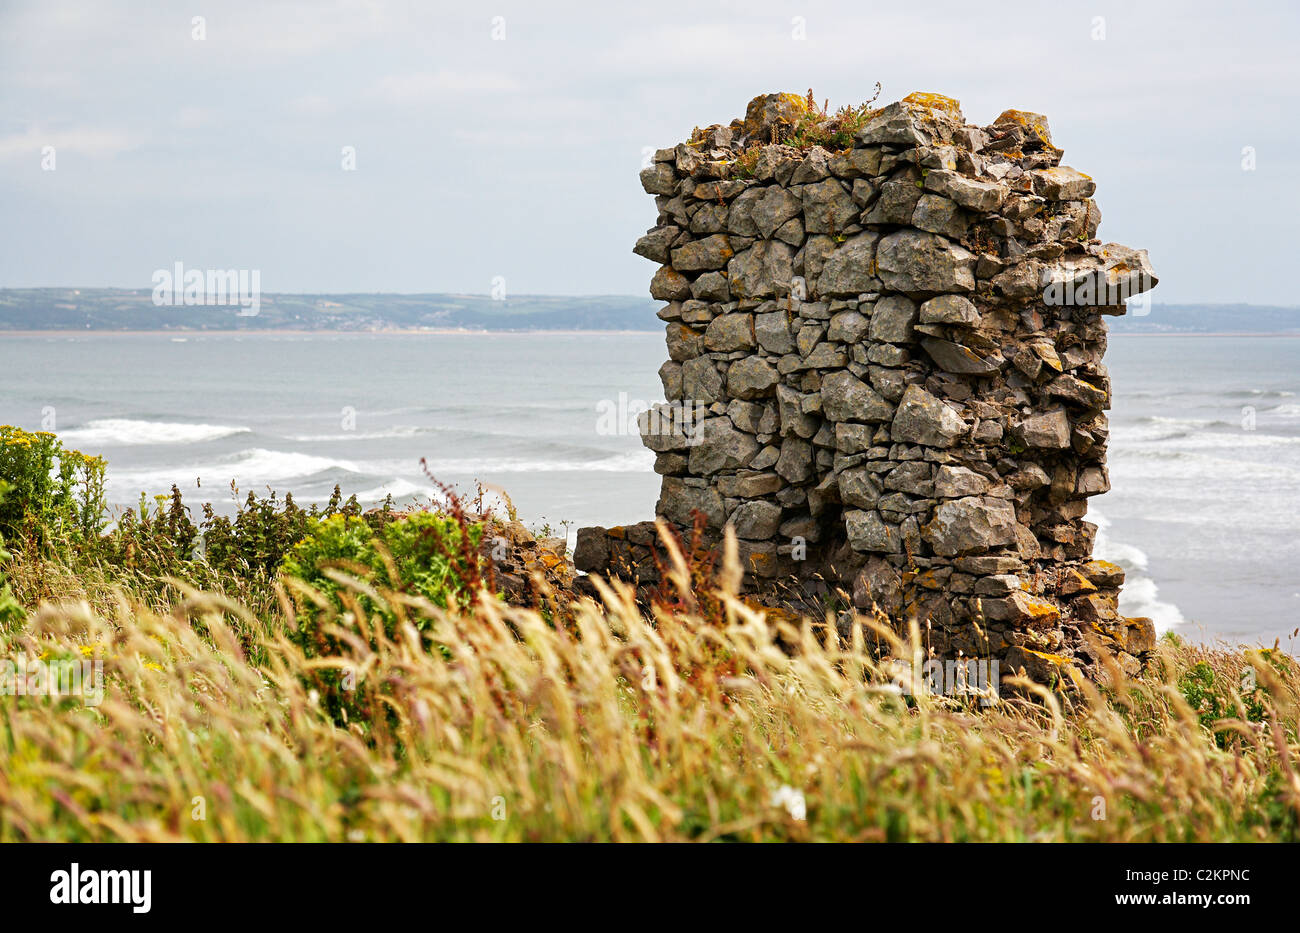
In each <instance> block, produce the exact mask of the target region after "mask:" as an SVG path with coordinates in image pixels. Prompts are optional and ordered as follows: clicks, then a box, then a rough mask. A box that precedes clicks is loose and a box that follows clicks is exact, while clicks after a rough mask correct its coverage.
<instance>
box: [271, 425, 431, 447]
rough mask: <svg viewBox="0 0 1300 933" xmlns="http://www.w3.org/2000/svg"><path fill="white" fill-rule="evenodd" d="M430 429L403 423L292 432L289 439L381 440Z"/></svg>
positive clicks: (306, 440) (412, 435)
mask: <svg viewBox="0 0 1300 933" xmlns="http://www.w3.org/2000/svg"><path fill="white" fill-rule="evenodd" d="M428 430H429V429H428V428H418V427H414V426H412V425H401V426H398V427H394V428H385V429H384V430H382V431H368V432H359V431H348V432H345V433H342V434H290V435H288V437H287V439H288V440H291V441H299V442H302V443H315V442H320V441H380V440H386V439H388V438H394V437H415V436H416V435H418V434H423V433H425V432H427V431H428Z"/></svg>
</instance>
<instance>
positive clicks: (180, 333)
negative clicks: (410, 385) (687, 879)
mask: <svg viewBox="0 0 1300 933" xmlns="http://www.w3.org/2000/svg"><path fill="white" fill-rule="evenodd" d="M637 335H653V336H662V335H661V333H660V331H658V330H632V329H628V330H558V329H556V330H551V329H535V330H525V329H518V330H505V329H502V330H470V329H466V328H459V329H457V328H439V329H421V328H387V329H377V330H337V329H335V330H329V329H315V330H307V329H288V328H262V329H260V330H207V329H202V328H197V327H194V328H171V329H169V330H93V329H91V330H73V329H72V328H65V329H63V330H0V339H3V338H5V337H69V338H72V337H196V336H197V337H317V336H319V337H630V336H637ZM1111 336H1112V337H1273V338H1276V337H1291V338H1300V331H1276V332H1270V331H1165V330H1161V331H1130V332H1125V331H1112V332H1111Z"/></svg>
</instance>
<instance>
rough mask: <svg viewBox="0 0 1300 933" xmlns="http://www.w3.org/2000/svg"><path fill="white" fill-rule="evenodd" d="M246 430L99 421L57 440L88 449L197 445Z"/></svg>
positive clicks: (124, 420) (177, 424)
mask: <svg viewBox="0 0 1300 933" xmlns="http://www.w3.org/2000/svg"><path fill="white" fill-rule="evenodd" d="M248 431H249V429H248V428H244V427H236V426H234V425H228V424H182V423H179V422H171V421H137V420H135V419H132V418H100V419H97V420H95V421H88V422H86V424H84V425H83V426H82V427H79V428H73V429H72V430H70V431H63V432H62V433H60V434H59V438H60V439H61V440H63V441H66V442H67V443H70V444H80V445H82V446H88V445H90V444H107V445H111V446H122V447H125V446H134V445H139V444H200V443H202V442H204V441H214V440H217V439H218V438H222V437H230V436H232V435H235V434H246V433H248Z"/></svg>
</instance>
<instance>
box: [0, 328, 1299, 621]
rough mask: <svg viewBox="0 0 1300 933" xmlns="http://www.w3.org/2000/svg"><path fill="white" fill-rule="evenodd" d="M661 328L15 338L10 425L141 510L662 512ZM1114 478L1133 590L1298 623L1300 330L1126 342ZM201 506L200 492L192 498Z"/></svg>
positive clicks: (1119, 343)
mask: <svg viewBox="0 0 1300 933" xmlns="http://www.w3.org/2000/svg"><path fill="white" fill-rule="evenodd" d="M663 358H664V351H663V337H662V335H661V334H657V333H653V334H606V335H572V334H494V335H480V334H448V335H441V334H437V335H435V334H427V335H418V336H408V335H346V336H344V335H310V336H304V335H290V334H279V335H253V336H231V335H198V334H191V335H186V336H168V335H110V334H79V335H66V336H65V335H58V336H17V337H15V336H4V337H0V423H10V424H17V425H20V426H22V427H24V428H28V429H31V430H36V429H40V428H42V427H45V428H47V429H50V428H52V429H55V430H57V431H58V432H59V433H60V434H61V436H62V437H63V438H64V440H65V441H66V442H67V443H69V444H71V445H73V446H75V447H78V448H80V449H82V450H85V451H87V452H91V453H98V454H103V455H104V456H106V457H107V458H108V461H109V496H110V499H111V501H112V502H113V504H114V506H115V507H117V508H125V507H129V506H131V505H133V504H134V503H136V502H138V501H139V497H140V493H141V492H142V491H143V492H146V493H148V494H150V495H152V494H155V493H165V492H167V491H169V490H170V488H171V486H172V484H173V483H174V484H176V485H177V486H179V487H180V489H181V491H182V492H183V493H184V494H185V497H186V500H187V501H188V502H190V503H191V504H192V505H195V506H197V505H198V504H199V503H201V502H203V501H212V502H213V503H214V505H216V506H218V507H219V508H225V509H229V508H230V507H231V504H232V493H231V489H230V484H231V482H232V481H233V482H234V483H236V484H237V486H238V488H239V491H240V495H241V496H242V495H243V494H245V493H247V492H248V491H249V490H255V491H258V492H259V493H261V492H264V491H265V490H266V489H267V488H274V489H276V490H278V491H280V492H285V491H291V492H293V493H294V495H295V497H296V498H298V499H299V501H304V502H305V501H322V500H324V499H325V498H327V497H328V496H329V494H330V491H331V490H332V489H333V487H334V485H335V484H336V483H337V484H339V485H340V486H341V487H342V488H343V492H344V494H345V495H347V494H352V493H355V494H356V495H357V496H358V498H359V499H361V500H362V501H363V502H366V503H378V502H380V501H382V500H383V499H384V497H385V496H387V495H388V494H390V493H391V494H392V495H393V496H394V497H395V498H397V499H398V500H406V501H409V500H411V499H412V498H414V497H424V496H435V495H436V490H435V488H434V487H433V485H432V484H431V483H430V482H429V481H428V479H427V478H426V477H425V476H424V474H423V473H422V471H421V469H420V465H419V461H420V458H421V457H424V458H427V461H428V464H429V468H430V470H431V471H432V473H433V475H434V476H435V477H437V479H439V480H440V481H442V482H445V483H450V484H453V485H455V486H457V487H458V488H460V489H461V490H462V491H468V492H472V491H473V490H474V489H475V488H476V486H477V484H478V483H483V484H485V486H486V488H487V489H488V494H489V495H490V496H493V497H498V496H499V495H500V492H499V491H500V490H504V491H505V493H506V494H508V495H509V497H510V499H511V500H512V501H513V503H514V505H515V506H516V508H517V509H518V510H519V513H520V516H521V517H522V518H524V519H525V520H526V521H529V522H531V523H537V524H541V523H549V524H550V525H551V526H552V527H553V528H555V529H556V530H557V532H559V533H564V532H565V531H566V530H567V532H568V533H569V534H570V535H572V533H573V531H574V530H576V528H577V527H579V526H581V525H588V524H602V525H612V524H618V523H622V522H631V521H638V520H641V519H644V518H648V517H649V516H650V515H651V514H652V513H653V509H654V503H655V499H656V498H657V495H658V488H659V477H658V476H657V475H656V474H655V473H654V472H653V469H652V467H653V463H654V457H653V455H652V454H651V453H650V452H649V451H647V450H646V449H645V448H644V447H642V446H641V443H640V440H639V438H638V436H637V433H636V428H635V424H634V421H633V419H634V416H635V412H636V410H637V407H638V405H645V404H649V403H652V402H654V401H656V400H658V399H659V397H660V395H661V389H660V385H659V380H658V377H657V370H658V368H659V365H660V363H661V362H662V361H663ZM1107 363H1108V365H1109V367H1110V370H1111V376H1112V383H1113V386H1114V409H1113V411H1112V412H1111V432H1112V436H1111V444H1110V472H1111V484H1112V490H1111V492H1109V493H1107V494H1106V495H1105V496H1102V497H1099V498H1097V499H1094V500H1092V508H1091V510H1090V516H1089V517H1090V518H1091V519H1092V520H1094V521H1096V522H1097V523H1098V524H1099V526H1100V527H1101V533H1100V535H1099V542H1098V548H1097V552H1098V555H1099V556H1102V557H1107V558H1109V559H1111V560H1115V561H1117V562H1118V563H1120V564H1121V565H1123V566H1124V567H1125V569H1126V570H1127V571H1128V573H1129V580H1128V583H1127V584H1126V587H1125V590H1124V597H1123V604H1122V608H1123V609H1124V611H1126V612H1127V613H1128V614H1130V615H1138V614H1140V615H1150V616H1152V617H1153V618H1155V620H1156V622H1157V625H1158V626H1159V627H1160V628H1161V629H1162V630H1169V629H1174V630H1176V631H1178V632H1180V633H1181V634H1183V635H1184V636H1186V637H1189V638H1192V639H1204V640H1212V639H1219V638H1221V639H1225V640H1231V641H1244V642H1249V643H1257V642H1263V643H1268V644H1271V643H1272V642H1273V640H1274V639H1275V638H1279V639H1281V640H1282V643H1283V645H1284V646H1288V645H1289V644H1290V636H1291V633H1292V632H1293V631H1294V630H1295V629H1296V628H1297V626H1300V574H1298V573H1297V567H1300V542H1298V541H1297V528H1298V527H1300V395H1297V392H1300V340H1287V339H1275V338H1249V337H1242V338H1191V337H1164V336H1161V337H1120V336H1116V337H1113V338H1112V341H1111V347H1110V350H1109V352H1108V354H1107ZM196 511H197V509H196Z"/></svg>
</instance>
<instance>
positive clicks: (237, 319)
mask: <svg viewBox="0 0 1300 933" xmlns="http://www.w3.org/2000/svg"><path fill="white" fill-rule="evenodd" d="M657 307H658V304H657V303H656V302H655V301H653V300H652V299H650V298H649V297H645V298H633V297H629V296H626V295H608V296H605V295H602V296H596V297H563V296H551V295H516V296H512V297H510V298H506V299H503V300H495V299H492V298H489V297H488V296H487V295H447V294H430V295H383V294H379V295H272V294H264V295H262V297H261V308H260V311H259V313H258V314H256V315H255V316H246V317H241V316H239V314H238V313H237V312H238V311H239V309H238V308H236V307H183V306H182V307H167V306H164V307H158V306H156V305H155V304H154V303H153V293H152V292H151V291H150V290H149V289H120V288H80V289H73V288H21V289H0V331H6V330H10V331H13V330H102V331H114V330H251V331H262V330H331V331H333V330H342V331H372V330H384V329H394V328H401V329H405V328H411V329H415V328H430V329H455V328H463V329H466V330H483V331H515V330H645V331H648V330H660V329H661V328H662V327H663V324H662V322H660V321H659V320H658V318H656V317H655V310H656V308H657Z"/></svg>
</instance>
